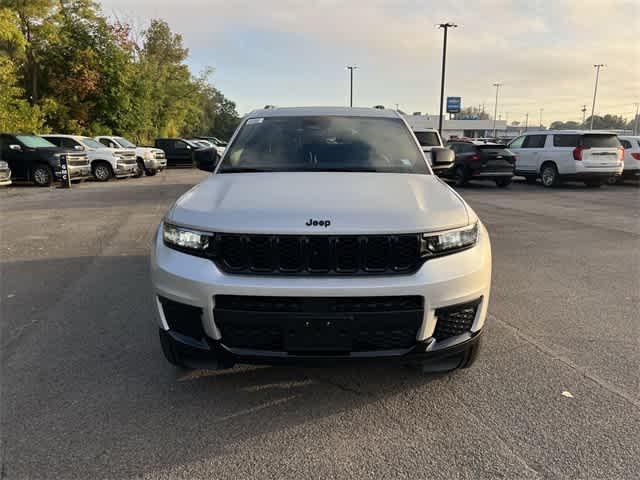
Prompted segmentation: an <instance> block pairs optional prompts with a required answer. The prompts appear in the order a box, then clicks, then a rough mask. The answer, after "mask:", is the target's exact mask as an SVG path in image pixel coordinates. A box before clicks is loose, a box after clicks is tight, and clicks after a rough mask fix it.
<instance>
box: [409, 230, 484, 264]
mask: <svg viewBox="0 0 640 480" xmlns="http://www.w3.org/2000/svg"><path fill="white" fill-rule="evenodd" d="M477 241H478V224H477V223H475V224H473V225H471V226H470V227H464V228H457V229H455V230H449V231H446V232H438V233H425V234H423V235H422V248H421V250H422V254H423V255H424V256H426V257H429V256H438V255H446V254H448V253H455V252H459V251H461V250H465V249H467V248H471V247H473V246H474V245H475V244H476V242H477Z"/></svg>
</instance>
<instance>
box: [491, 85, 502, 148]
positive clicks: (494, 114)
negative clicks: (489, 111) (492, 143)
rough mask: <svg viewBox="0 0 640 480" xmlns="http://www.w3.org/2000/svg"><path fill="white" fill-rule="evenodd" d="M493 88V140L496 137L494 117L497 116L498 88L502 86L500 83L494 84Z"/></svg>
mask: <svg viewBox="0 0 640 480" xmlns="http://www.w3.org/2000/svg"><path fill="white" fill-rule="evenodd" d="M493 86H494V87H496V104H495V107H494V109H493V138H495V136H496V116H497V115H498V91H499V90H500V87H501V86H502V84H501V83H494V84H493Z"/></svg>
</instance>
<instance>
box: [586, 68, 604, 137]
mask: <svg viewBox="0 0 640 480" xmlns="http://www.w3.org/2000/svg"><path fill="white" fill-rule="evenodd" d="M604 66H605V64H604V63H598V64H596V65H594V67H595V69H596V84H595V86H594V87H593V104H592V105H591V122H590V125H589V130H593V113H594V111H595V109H596V94H597V93H598V78H599V77H600V68H602V67H604Z"/></svg>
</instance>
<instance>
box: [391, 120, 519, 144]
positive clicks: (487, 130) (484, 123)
mask: <svg viewBox="0 0 640 480" xmlns="http://www.w3.org/2000/svg"><path fill="white" fill-rule="evenodd" d="M403 117H404V118H405V120H406V121H407V123H408V124H409V125H410V126H411V128H413V129H422V128H433V129H436V130H437V129H438V123H439V119H440V116H439V115H421V114H413V115H408V114H404V115H403ZM495 128H496V135H497V136H498V137H504V136H507V135H506V134H507V122H506V120H496V125H495ZM492 136H493V120H477V119H469V120H449V119H448V118H446V117H445V118H444V119H443V122H442V138H443V140H445V141H446V140H447V139H448V138H450V137H468V138H480V137H492Z"/></svg>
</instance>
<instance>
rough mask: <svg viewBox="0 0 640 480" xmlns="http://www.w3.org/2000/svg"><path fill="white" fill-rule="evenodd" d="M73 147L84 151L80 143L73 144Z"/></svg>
mask: <svg viewBox="0 0 640 480" xmlns="http://www.w3.org/2000/svg"><path fill="white" fill-rule="evenodd" d="M73 149H74V150H82V151H84V147H83V146H82V145H74V146H73Z"/></svg>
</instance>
